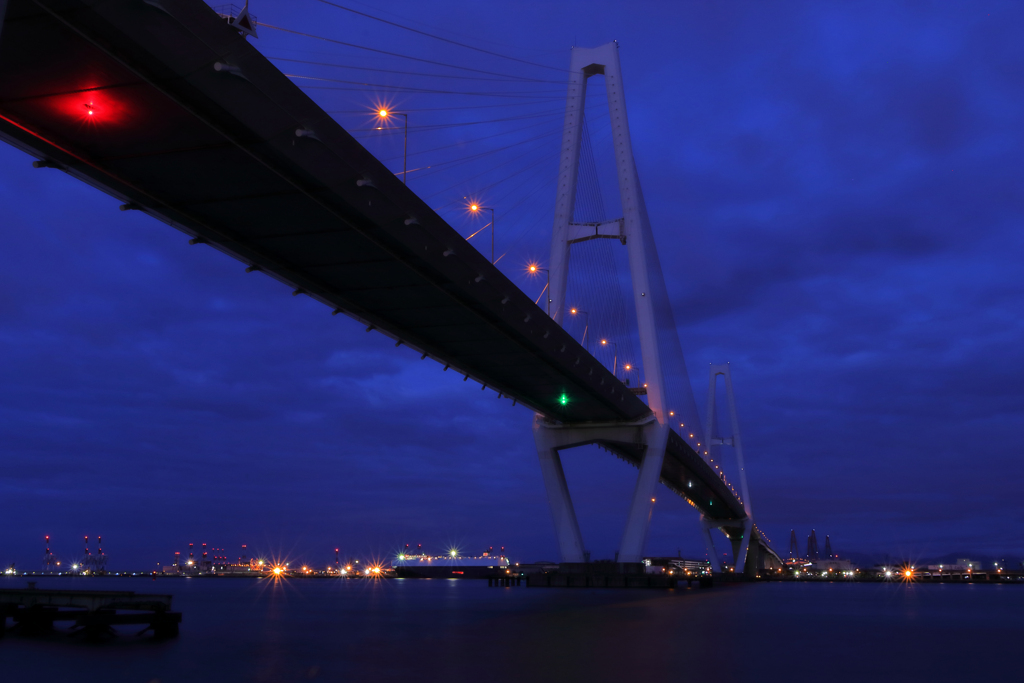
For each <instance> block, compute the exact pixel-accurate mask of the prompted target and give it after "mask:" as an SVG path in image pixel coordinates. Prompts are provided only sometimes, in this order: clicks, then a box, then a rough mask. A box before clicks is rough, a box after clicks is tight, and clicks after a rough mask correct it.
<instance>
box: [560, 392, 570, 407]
mask: <svg viewBox="0 0 1024 683" xmlns="http://www.w3.org/2000/svg"><path fill="white" fill-rule="evenodd" d="M558 402H559V403H560V404H561V405H563V406H567V405H569V395H568V394H566V393H563V394H562V395H561V396H559V397H558Z"/></svg>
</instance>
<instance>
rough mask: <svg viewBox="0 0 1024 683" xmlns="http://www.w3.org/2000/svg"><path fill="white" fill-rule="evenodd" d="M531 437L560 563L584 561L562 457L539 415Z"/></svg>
mask: <svg viewBox="0 0 1024 683" xmlns="http://www.w3.org/2000/svg"><path fill="white" fill-rule="evenodd" d="M533 438H534V441H535V442H536V444H537V456H538V457H539V458H540V472H541V475H542V476H543V477H544V489H545V490H546V491H547V494H548V507H549V508H550V509H551V521H552V522H554V524H555V536H556V537H557V539H558V551H559V553H560V554H561V556H562V562H586V561H587V552H586V550H584V549H583V535H582V534H581V533H580V523H579V522H578V521H577V520H576V510H575V509H574V508H573V506H572V497H571V496H570V495H569V485H568V484H566V482H565V470H564V469H562V457H561V456H560V455H559V454H558V451H559V446H558V439H556V438H554V434H553V432H552V431H551V430H548V429H545V428H544V426H543V424H542V422H541V417H540V416H539V415H538V416H537V417H536V418H535V419H534V423H533Z"/></svg>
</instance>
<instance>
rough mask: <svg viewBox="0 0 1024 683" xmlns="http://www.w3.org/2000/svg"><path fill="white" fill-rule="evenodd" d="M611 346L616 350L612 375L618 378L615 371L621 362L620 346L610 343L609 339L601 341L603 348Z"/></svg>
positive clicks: (613, 357)
mask: <svg viewBox="0 0 1024 683" xmlns="http://www.w3.org/2000/svg"><path fill="white" fill-rule="evenodd" d="M609 344H611V345H612V347H614V349H615V354H614V355H613V356H612V374H613V375H615V376H616V377H618V375H616V374H615V369H616V367H617V364H618V362H619V345H618V344H616V343H615V342H610V341H608V340H607V339H602V340H601V346H608V345H609Z"/></svg>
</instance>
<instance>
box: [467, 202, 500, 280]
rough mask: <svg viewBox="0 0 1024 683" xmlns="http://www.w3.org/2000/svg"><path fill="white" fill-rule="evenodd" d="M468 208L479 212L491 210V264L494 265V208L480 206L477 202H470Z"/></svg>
mask: <svg viewBox="0 0 1024 683" xmlns="http://www.w3.org/2000/svg"><path fill="white" fill-rule="evenodd" d="M469 210H470V211H472V212H473V213H479V212H480V211H490V212H491V265H494V209H492V208H491V207H489V206H480V205H479V204H470V205H469Z"/></svg>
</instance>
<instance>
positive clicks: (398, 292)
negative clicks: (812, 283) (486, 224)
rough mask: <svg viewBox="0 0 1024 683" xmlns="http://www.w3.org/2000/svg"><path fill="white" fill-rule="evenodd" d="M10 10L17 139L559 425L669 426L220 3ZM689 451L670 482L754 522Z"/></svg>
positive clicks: (3, 119)
mask: <svg viewBox="0 0 1024 683" xmlns="http://www.w3.org/2000/svg"><path fill="white" fill-rule="evenodd" d="M3 6H4V2H3V1H2V0H0V11H2V8H3ZM6 7H7V9H6V14H4V15H3V16H2V17H0V21H2V24H0V138H3V139H4V140H6V141H8V142H10V143H11V144H13V145H15V146H17V147H19V148H21V149H23V150H25V151H27V152H28V153H30V154H32V155H34V156H36V157H38V158H40V159H45V160H47V161H51V162H55V163H56V164H57V165H58V166H59V167H61V168H63V169H64V170H65V171H67V172H68V173H70V174H72V175H73V176H75V177H78V178H79V179H81V180H84V181H86V182H88V183H90V184H92V185H94V186H96V187H98V188H99V189H101V190H103V191H105V192H107V193H109V194H111V195H113V196H115V197H117V198H118V199H120V200H121V201H123V202H126V203H129V204H130V205H132V206H133V207H135V208H139V209H140V210H142V211H145V212H146V213H148V214H150V215H152V216H153V217H155V218H158V219H159V220H162V221H164V222H166V223H168V224H170V225H172V226H173V227H175V228H177V229H179V230H181V231H183V232H185V233H186V234H188V235H190V236H192V237H193V238H197V239H198V240H199V241H201V242H204V243H207V244H209V245H210V246H212V247H214V248H216V249H219V250H221V251H223V252H224V253H227V254H229V255H231V256H233V257H234V258H237V259H238V260H240V261H241V262H243V263H245V264H246V265H247V266H253V267H255V268H258V269H259V270H261V271H263V272H265V273H266V274H267V275H270V276H271V277H274V278H276V279H278V280H280V281H282V282H284V283H286V284H288V285H289V286H290V287H292V288H294V289H295V290H298V291H300V292H301V293H303V294H306V295H308V296H311V297H313V298H315V299H317V300H319V301H322V302H323V303H325V304H327V305H328V306H330V307H331V308H333V309H336V310H338V311H340V312H343V313H345V314H347V315H349V316H351V317H353V318H356V319H357V320H359V321H361V322H362V323H364V324H366V325H367V326H373V327H374V328H376V329H377V330H379V331H380V332H382V333H384V334H387V335H389V336H391V337H392V338H393V339H395V340H397V341H400V342H402V343H404V344H406V345H408V346H410V347H412V348H414V349H416V350H417V351H419V352H420V353H424V354H427V355H428V356H429V357H431V358H433V359H435V360H437V361H439V362H441V363H444V364H445V365H446V366H448V365H450V366H451V368H452V369H453V370H455V371H457V372H460V373H464V374H466V375H467V376H469V377H472V378H473V379H474V380H476V381H478V382H480V383H481V384H483V385H485V386H487V387H490V388H492V389H494V390H496V391H499V392H502V393H503V394H504V395H505V396H508V397H512V398H515V399H516V400H518V401H519V402H521V403H524V404H526V405H527V406H529V407H531V408H533V409H534V410H536V411H537V412H539V413H541V414H543V415H544V416H545V417H547V418H549V419H554V420H558V421H563V422H571V423H585V422H609V421H616V420H618V421H633V420H637V419H639V418H642V417H643V416H645V415H647V414H649V412H650V411H649V409H648V407H647V405H646V404H645V403H644V402H643V401H642V400H640V399H639V398H638V397H636V396H635V395H633V394H632V393H631V392H630V391H629V389H628V388H627V387H625V386H624V385H623V384H622V383H621V382H620V381H619V380H618V379H617V378H616V377H615V376H614V375H613V374H612V373H611V372H609V371H608V370H607V369H606V368H605V367H604V366H603V365H602V364H601V363H600V362H598V361H597V360H596V359H595V358H594V357H593V356H591V355H590V354H589V353H588V352H587V351H586V350H585V349H584V348H583V347H582V346H581V345H580V344H579V343H578V342H576V340H575V339H574V338H573V337H571V336H570V335H569V334H568V333H566V332H565V331H564V330H563V329H562V328H561V326H559V325H558V324H557V323H555V322H554V321H553V320H552V319H550V318H549V317H548V316H547V315H546V314H545V313H544V311H543V310H542V309H541V308H540V307H538V306H537V305H535V304H534V303H533V301H532V300H531V299H530V298H529V297H527V296H526V295H525V294H524V293H523V292H522V291H521V290H519V288H518V287H516V286H515V285H514V284H513V283H512V282H511V281H509V280H508V278H506V277H505V276H504V275H503V274H502V273H501V272H500V271H499V270H498V269H497V268H495V267H493V266H492V265H491V264H490V263H489V262H488V260H487V259H486V258H484V257H483V256H482V255H481V254H480V253H479V252H477V250H476V249H474V248H473V247H471V246H470V245H469V244H467V243H466V241H465V240H464V239H463V238H462V237H461V236H460V235H459V234H458V233H457V232H456V231H455V230H454V229H452V228H451V227H450V226H449V225H448V224H447V223H445V222H444V220H442V219H441V218H440V217H439V216H438V215H437V214H436V213H435V212H434V211H433V210H432V209H430V207H428V206H427V205H426V204H425V203H424V202H423V201H422V200H420V199H419V198H418V197H417V196H416V195H415V194H414V193H412V192H411V191H409V190H408V188H406V187H405V186H404V185H403V184H402V182H401V181H400V180H399V179H398V178H396V177H395V175H394V174H393V173H391V172H390V171H388V169H387V168H386V167H384V166H383V165H382V164H381V163H380V162H379V161H377V160H376V159H375V158H374V157H373V156H372V155H371V154H370V153H369V152H367V151H366V150H365V149H364V148H363V147H362V146H361V145H360V144H359V143H358V142H357V141H356V140H355V139H354V138H352V137H351V136H350V135H349V134H348V133H347V132H346V131H345V130H343V129H342V128H341V127H340V126H339V125H338V124H337V123H336V122H335V121H334V120H333V119H331V118H330V116H329V115H328V114H326V113H325V112H324V111H323V110H322V109H321V108H320V107H318V106H317V105H316V104H315V103H314V102H313V101H312V100H310V99H309V98H308V97H307V96H306V95H305V94H304V93H303V92H302V91H301V90H300V89H299V88H298V87H296V86H295V85H294V84H293V83H292V82H291V81H290V80H289V79H288V78H287V77H285V76H284V75H283V74H282V73H281V72H280V71H279V70H278V69H277V68H276V67H274V66H273V65H272V64H271V63H270V62H269V61H268V60H267V59H265V58H264V57H263V56H262V55H261V54H259V52H258V51H257V50H255V49H254V48H253V47H252V46H251V45H249V44H248V43H247V42H246V40H245V39H244V38H243V37H241V36H240V35H239V34H238V33H237V32H236V31H234V30H233V29H231V28H230V27H229V26H227V24H226V23H225V22H224V21H222V20H220V19H219V18H218V17H217V16H216V14H215V13H214V12H213V11H212V10H211V9H210V8H209V6H207V5H206V4H205V3H204V2H202V1H201V0H160V1H159V2H153V3H148V2H141V1H138V0H120V1H118V0H107V1H104V2H100V1H99V0H7V2H6ZM218 65H220V66H219V68H218ZM298 130H303V131H306V132H309V133H312V135H302V136H299V135H297V134H296V131H298ZM197 248H200V247H197ZM563 396H565V397H566V399H567V401H565V402H563V401H562V400H561V399H562V397H563ZM673 437H674V438H673V439H671V440H670V444H669V457H667V458H666V461H665V466H664V469H663V472H662V479H663V481H664V482H665V483H666V484H667V485H668V486H669V487H670V488H672V489H673V490H675V491H676V492H677V493H679V494H680V495H682V496H684V497H686V498H688V499H689V500H691V501H692V502H693V503H694V505H695V506H696V507H698V509H700V510H701V511H702V512H704V513H705V514H706V515H708V516H711V517H715V518H735V517H737V516H741V510H742V507H741V506H740V505H739V503H738V501H736V499H735V496H734V495H733V494H732V492H731V491H730V490H729V489H728V487H726V486H725V485H724V483H723V482H722V480H721V479H720V478H719V477H718V476H717V475H715V473H714V472H713V471H711V470H710V468H709V467H708V466H707V464H706V463H705V462H704V461H703V460H702V459H701V458H700V457H699V456H698V455H697V454H696V453H695V452H694V451H693V450H692V449H691V448H690V447H689V446H688V445H687V444H686V443H685V442H684V441H683V440H682V439H681V438H679V437H678V435H675V434H674V433H673ZM626 451H628V449H620V454H621V455H623V457H626V458H627V459H629V458H630V457H631V456H630V455H629V454H628V453H627V452H626ZM634 455H635V454H634ZM637 458H638V456H637V457H636V458H634V460H635V459H637ZM690 482H692V483H693V486H692V488H691V487H690V486H689V483H690Z"/></svg>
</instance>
